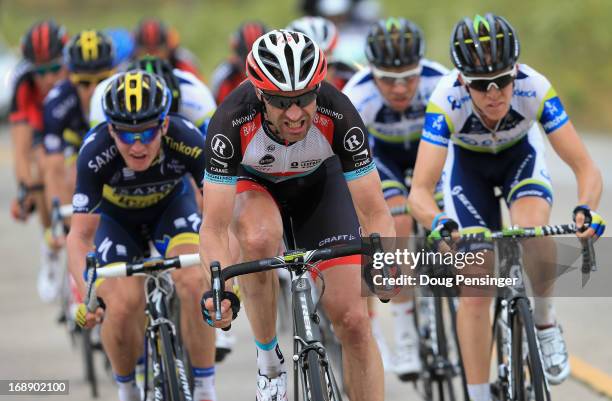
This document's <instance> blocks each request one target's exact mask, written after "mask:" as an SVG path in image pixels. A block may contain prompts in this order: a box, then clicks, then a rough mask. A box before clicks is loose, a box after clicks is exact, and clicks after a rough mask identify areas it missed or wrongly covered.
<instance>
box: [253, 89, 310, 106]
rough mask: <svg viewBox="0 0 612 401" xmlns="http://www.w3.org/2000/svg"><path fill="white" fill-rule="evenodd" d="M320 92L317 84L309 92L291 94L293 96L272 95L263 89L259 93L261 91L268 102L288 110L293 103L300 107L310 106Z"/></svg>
mask: <svg viewBox="0 0 612 401" xmlns="http://www.w3.org/2000/svg"><path fill="white" fill-rule="evenodd" d="M318 92H319V86H317V87H316V88H315V89H313V90H311V91H309V92H305V93H302V94H301V95H298V96H291V97H289V96H281V95H271V94H269V93H266V92H264V91H262V90H260V91H259V93H261V96H262V97H263V99H264V100H265V101H266V103H269V104H271V105H272V106H274V107H276V108H279V109H283V110H287V109H288V108H289V107H291V105H292V104H296V105H297V106H298V107H300V108H301V107H306V106H308V105H309V104H310V103H312V102H313V101H314V100H315V99H316V98H317V94H318Z"/></svg>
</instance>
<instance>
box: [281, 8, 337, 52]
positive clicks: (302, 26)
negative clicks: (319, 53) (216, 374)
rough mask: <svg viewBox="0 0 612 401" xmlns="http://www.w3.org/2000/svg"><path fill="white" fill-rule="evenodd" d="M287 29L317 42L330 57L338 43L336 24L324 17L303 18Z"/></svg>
mask: <svg viewBox="0 0 612 401" xmlns="http://www.w3.org/2000/svg"><path fill="white" fill-rule="evenodd" d="M287 29H289V30H290V31H295V32H302V33H303V34H305V35H306V36H308V37H310V38H311V39H312V40H314V41H315V42H317V44H318V45H319V47H320V48H321V50H323V53H325V54H327V55H329V54H330V53H331V52H332V51H334V48H335V47H336V44H337V43H338V29H336V24H334V23H333V22H331V21H330V20H328V19H326V18H323V17H302V18H298V19H296V20H294V21H292V22H291V23H290V24H289V25H287Z"/></svg>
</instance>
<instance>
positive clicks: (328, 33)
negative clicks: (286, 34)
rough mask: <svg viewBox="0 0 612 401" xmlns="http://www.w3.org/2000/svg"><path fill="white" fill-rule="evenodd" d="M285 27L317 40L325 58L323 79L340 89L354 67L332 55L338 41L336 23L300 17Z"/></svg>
mask: <svg viewBox="0 0 612 401" xmlns="http://www.w3.org/2000/svg"><path fill="white" fill-rule="evenodd" d="M287 29H288V30H290V31H295V32H302V33H303V34H304V35H306V36H308V37H309V38H312V40H314V41H315V42H317V44H318V45H319V47H320V48H321V50H323V53H325V58H326V59H327V76H326V77H325V80H326V81H327V82H329V83H331V84H332V85H334V86H335V87H336V88H338V89H340V90H342V88H343V87H344V85H346V83H347V82H348V80H349V79H350V78H351V76H353V74H354V73H355V68H353V67H351V66H350V65H348V64H346V63H344V62H342V61H340V60H336V59H334V57H333V54H334V49H335V47H336V44H337V43H338V29H337V28H336V25H335V24H334V23H333V22H332V21H330V20H328V19H326V18H323V17H302V18H298V19H296V20H294V21H292V22H291V23H290V24H289V25H287Z"/></svg>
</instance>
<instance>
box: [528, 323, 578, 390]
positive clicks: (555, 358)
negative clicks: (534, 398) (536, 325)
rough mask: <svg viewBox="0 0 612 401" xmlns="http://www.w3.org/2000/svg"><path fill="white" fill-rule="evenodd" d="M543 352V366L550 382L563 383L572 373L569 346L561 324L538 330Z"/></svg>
mask: <svg viewBox="0 0 612 401" xmlns="http://www.w3.org/2000/svg"><path fill="white" fill-rule="evenodd" d="M536 333H537V336H538V341H539V343H540V352H541V354H542V365H543V366H542V368H543V369H544V374H545V375H546V378H547V379H548V382H549V383H550V384H561V383H563V381H564V380H565V379H567V377H568V376H569V373H570V365H569V358H568V355H567V347H566V345H565V340H564V339H563V330H562V329H561V326H560V325H559V324H556V325H554V326H553V327H550V328H547V329H544V330H536Z"/></svg>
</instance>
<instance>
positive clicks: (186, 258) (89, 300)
mask: <svg viewBox="0 0 612 401" xmlns="http://www.w3.org/2000/svg"><path fill="white" fill-rule="evenodd" d="M198 264H200V255H199V254H197V253H189V254H185V255H179V256H175V257H173V258H167V259H153V260H147V261H144V262H139V263H126V262H121V263H112V264H110V265H107V266H100V267H98V266H97V261H96V256H95V254H94V253H93V252H90V253H89V254H88V255H87V258H86V266H87V272H88V274H87V291H86V293H85V300H84V301H83V303H84V304H85V305H87V310H88V311H89V312H94V311H95V310H96V308H97V307H98V302H97V297H96V288H95V282H96V280H97V279H99V278H113V277H130V276H135V275H145V274H147V273H152V272H156V271H163V270H169V269H180V268H182V267H189V266H195V265H198Z"/></svg>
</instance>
